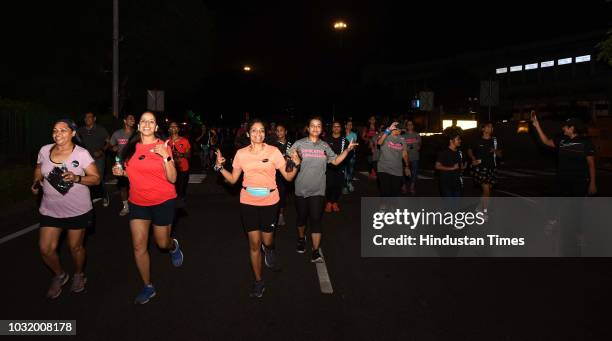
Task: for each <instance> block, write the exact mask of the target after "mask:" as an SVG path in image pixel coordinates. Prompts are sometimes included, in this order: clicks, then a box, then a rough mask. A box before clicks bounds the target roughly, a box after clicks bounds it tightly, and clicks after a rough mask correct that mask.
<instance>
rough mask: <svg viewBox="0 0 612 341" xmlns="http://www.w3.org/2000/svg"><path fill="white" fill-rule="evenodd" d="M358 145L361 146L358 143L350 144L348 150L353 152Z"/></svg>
mask: <svg viewBox="0 0 612 341" xmlns="http://www.w3.org/2000/svg"><path fill="white" fill-rule="evenodd" d="M358 145H359V143H357V142H350V143H349V145H348V147H347V148H346V150H348V151H351V150H353V149H355V148H356V147H357V146H358Z"/></svg>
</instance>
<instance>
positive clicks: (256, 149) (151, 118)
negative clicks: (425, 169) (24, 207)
mask: <svg viewBox="0 0 612 341" xmlns="http://www.w3.org/2000/svg"><path fill="white" fill-rule="evenodd" d="M92 116H93V117H92ZM85 121H86V127H85V129H86V131H85V132H84V133H85V136H87V137H88V138H89V139H90V140H96V141H97V142H98V143H97V145H96V146H93V147H92V148H89V149H87V148H84V147H81V145H83V140H81V138H80V136H81V135H82V134H79V128H78V127H77V126H76V124H75V123H74V122H73V121H71V120H67V119H62V120H59V121H57V122H55V124H54V126H53V133H52V137H53V142H54V143H52V144H49V145H46V146H43V147H42V148H41V149H40V152H39V154H38V160H37V166H36V168H35V171H34V181H33V184H32V188H31V190H32V192H33V193H34V194H38V193H39V191H41V190H42V192H43V193H42V194H43V196H42V201H41V205H40V209H39V211H40V215H41V220H40V221H41V222H40V226H41V228H40V235H39V248H40V252H41V256H42V259H43V262H44V263H45V265H47V266H48V267H49V268H50V269H51V270H52V272H53V274H54V276H53V278H52V281H51V285H50V286H49V289H48V292H47V297H49V298H51V299H54V298H57V297H58V296H59V295H60V294H61V292H62V287H63V286H64V285H65V284H66V283H67V282H68V280H69V275H68V274H67V273H66V272H65V271H64V269H63V267H62V266H61V263H60V260H59V256H58V253H57V247H58V243H59V239H60V235H61V233H62V231H63V230H67V235H68V244H69V247H70V251H71V255H72V259H73V261H74V268H75V273H74V275H73V277H72V278H73V280H72V284H71V287H70V289H71V291H73V292H82V291H83V290H85V284H86V281H87V278H86V276H85V274H84V271H83V267H84V264H85V258H86V257H85V255H86V251H85V248H84V245H83V240H84V237H85V228H86V227H88V226H90V225H91V224H92V221H93V206H92V201H91V200H90V190H89V187H88V186H97V185H99V184H100V183H101V182H102V179H104V177H103V175H102V174H103V171H101V169H103V168H104V167H103V166H100V167H99V166H98V165H97V163H98V162H99V161H98V160H99V159H100V158H101V157H100V153H103V152H104V150H105V149H107V148H112V150H113V151H115V152H116V153H117V158H116V162H115V165H114V166H113V168H112V173H113V175H115V176H116V177H118V179H119V182H118V184H117V185H118V187H119V189H120V192H121V199H122V201H123V208H122V210H121V212H120V215H128V217H129V225H130V230H131V235H132V244H133V253H134V258H135V262H136V266H137V269H138V271H139V274H140V277H141V279H142V282H143V287H142V289H141V291H140V292H139V293H138V294H137V295H136V298H135V302H136V303H139V304H144V303H147V302H148V301H149V300H150V299H151V298H152V297H154V296H155V295H156V290H155V287H154V285H153V281H152V280H151V275H150V257H149V252H148V247H147V245H148V238H149V231H150V229H151V226H153V237H154V239H155V241H156V243H157V245H158V246H159V248H160V249H162V250H167V251H168V252H169V255H170V260H171V263H172V265H173V266H175V267H180V266H181V265H182V263H183V258H184V255H183V252H182V250H181V248H180V245H179V243H178V241H177V239H175V238H172V236H171V235H172V234H171V232H172V223H173V221H174V215H175V209H176V208H177V207H181V205H180V204H179V203H180V202H181V201H182V202H183V203H184V200H185V198H186V186H187V183H188V178H189V164H188V161H187V160H188V158H189V157H190V153H191V146H190V144H189V141H188V139H186V138H184V137H181V136H180V135H179V125H178V124H177V123H176V122H171V123H170V125H169V135H170V137H169V138H168V139H165V138H164V137H162V136H161V135H160V132H159V130H160V126H159V125H158V122H157V120H156V117H155V115H154V114H153V113H151V112H145V113H143V114H142V115H141V117H140V118H139V120H138V123H137V124H136V120H135V118H134V116H133V115H127V116H126V117H125V118H124V120H123V124H124V127H123V128H122V129H120V130H118V131H116V132H115V133H114V134H113V135H112V137H111V138H110V139H108V141H106V139H107V137H105V136H104V134H103V132H102V131H101V130H99V129H97V128H96V126H95V116H94V115H93V114H88V115H86V120H85ZM92 121H93V124H90V123H92ZM368 123H369V125H368V126H366V127H365V128H364V130H363V131H362V132H361V135H360V136H361V139H362V140H366V141H367V145H368V147H369V150H370V152H371V153H370V154H369V156H368V161H369V164H370V167H371V169H369V173H370V176H371V177H376V178H377V180H378V183H379V187H380V194H381V196H400V195H401V194H402V191H403V190H404V189H405V191H406V192H410V193H411V194H414V193H415V184H416V178H417V174H418V168H419V166H418V161H419V150H420V147H421V138H420V136H419V135H418V134H417V133H416V132H415V130H414V122H413V121H411V120H407V121H405V122H403V127H404V129H401V128H400V123H399V122H398V121H395V122H393V123H391V124H390V125H389V126H388V127H386V128H385V129H384V130H383V129H381V128H380V127H379V126H377V125H376V118H375V117H371V118H370V120H369V122H368ZM532 123H533V126H534V127H535V129H536V131H537V133H538V136H539V138H540V140H541V141H542V143H543V144H544V145H546V146H549V147H552V148H556V150H557V155H558V157H559V166H558V174H559V177H558V179H559V193H560V194H563V195H567V196H584V195H592V194H595V193H596V192H597V186H596V178H595V161H594V153H595V151H594V147H593V144H592V142H591V141H590V139H589V138H588V137H586V136H584V134H583V127H582V125H581V123H580V122H579V121H578V120H575V119H569V120H567V121H565V122H564V123H563V126H562V132H563V136H562V137H560V138H556V139H550V138H548V136H547V135H546V134H545V133H544V132H543V130H542V128H541V127H540V124H539V120H538V118H537V116H536V115H535V113H532ZM134 125H136V126H135V127H134ZM343 129H344V134H343ZM479 129H480V136H479V138H478V139H476V140H475V141H473V143H472V144H470V145H469V146H468V148H467V153H466V154H467V158H469V162H468V159H467V158H466V156H464V154H463V152H462V150H461V144H462V134H461V130H460V129H457V128H456V127H451V128H448V129H446V130H445V131H444V138H445V140H446V141H447V147H446V148H444V150H442V151H440V152H439V153H438V155H437V158H436V161H435V169H436V170H437V171H438V172H439V189H440V195H441V196H444V197H458V196H461V195H462V191H463V179H462V173H463V172H464V171H465V170H466V169H467V168H470V171H471V174H472V178H473V180H474V181H475V183H476V184H478V185H479V186H480V187H481V189H482V193H483V194H482V195H483V207H484V208H486V205H487V204H488V200H487V198H488V197H490V196H491V191H492V187H493V186H494V185H495V184H496V183H497V176H496V169H497V165H498V163H499V159H500V158H501V157H502V155H503V153H502V150H501V145H500V142H499V141H498V139H497V138H496V137H495V135H494V129H493V124H492V123H491V122H484V123H482V124H481V126H480V128H479ZM82 130H83V129H81V131H82ZM87 130H89V131H90V132H87ZM323 130H324V125H323V121H322V119H321V118H319V117H314V118H311V119H310V120H309V121H308V125H307V129H306V132H307V136H306V137H304V138H302V139H299V140H297V141H295V142H294V143H291V142H290V141H289V140H288V139H287V127H285V126H284V125H283V124H276V126H275V127H274V130H273V131H270V130H267V129H266V126H265V125H264V123H263V122H262V121H260V120H257V119H255V120H252V121H250V122H249V123H248V124H247V125H246V126H245V136H246V138H248V145H246V146H245V147H243V148H240V149H238V150H237V151H236V154H235V156H234V157H233V162H232V165H231V168H229V167H228V165H226V159H225V157H224V156H223V154H222V152H221V151H220V150H219V149H218V148H217V149H215V150H214V151H213V152H214V154H215V158H214V170H215V171H217V172H218V173H219V174H220V176H222V177H223V178H224V179H225V180H226V181H227V182H229V183H230V184H235V183H237V182H238V180H239V179H240V177H241V175H242V177H243V181H242V183H241V184H240V186H241V187H242V189H241V191H240V213H241V218H242V225H243V228H244V230H245V231H246V232H247V235H248V244H249V255H250V260H251V266H252V271H253V275H254V279H255V281H254V283H253V286H252V289H251V291H250V296H251V297H261V296H262V295H263V293H264V291H265V284H264V280H263V277H262V268H263V265H262V263H263V264H265V266H267V267H269V268H273V269H274V268H276V264H277V260H276V258H277V256H276V254H275V245H274V232H275V230H276V228H277V226H279V225H284V224H285V214H286V199H287V198H286V197H287V192H288V189H289V188H290V186H289V184H290V183H291V182H294V186H293V187H294V194H295V200H294V202H295V208H296V215H297V219H296V234H297V240H296V251H297V252H298V253H305V252H306V249H307V242H308V241H307V238H306V230H307V229H308V232H309V234H310V243H311V245H310V260H311V262H315V263H316V262H323V257H322V254H321V251H320V248H321V241H322V232H323V231H322V230H323V226H322V218H323V214H324V212H325V211H328V212H331V211H339V210H340V208H339V206H338V198H339V196H340V194H341V193H342V192H343V191H345V192H347V193H348V192H352V191H353V190H354V187H353V185H352V180H353V176H352V172H353V169H354V164H355V158H356V153H355V148H356V147H357V146H358V143H357V139H358V137H357V134H355V133H354V132H353V131H352V122H351V121H348V122H345V123H344V125H343V124H342V122H340V121H334V122H333V123H332V129H331V132H330V133H329V134H327V135H326V136H325V138H323V137H322V135H323ZM272 133H273V134H274V136H267V135H270V134H272ZM100 141H105V143H101V142H100ZM90 142H91V141H90ZM92 152H93V154H92ZM468 164H469V167H468ZM226 167H228V168H226ZM294 179H295V181H294Z"/></svg>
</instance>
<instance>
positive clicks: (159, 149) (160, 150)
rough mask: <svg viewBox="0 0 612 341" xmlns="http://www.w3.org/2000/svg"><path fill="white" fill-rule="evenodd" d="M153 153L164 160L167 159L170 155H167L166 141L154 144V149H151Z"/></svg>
mask: <svg viewBox="0 0 612 341" xmlns="http://www.w3.org/2000/svg"><path fill="white" fill-rule="evenodd" d="M153 152H154V153H155V154H157V155H159V156H161V157H162V158H164V159H167V158H168V156H170V154H168V141H166V143H164V144H156V145H155V148H153Z"/></svg>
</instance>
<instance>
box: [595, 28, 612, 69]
mask: <svg viewBox="0 0 612 341" xmlns="http://www.w3.org/2000/svg"><path fill="white" fill-rule="evenodd" d="M597 48H598V49H599V54H598V56H597V59H599V60H603V61H606V62H608V64H609V65H610V66H612V30H610V31H608V37H607V38H606V39H605V40H604V41H602V42H600V43H599V44H597Z"/></svg>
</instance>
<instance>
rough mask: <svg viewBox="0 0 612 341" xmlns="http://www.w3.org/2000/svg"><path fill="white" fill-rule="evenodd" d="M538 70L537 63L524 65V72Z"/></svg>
mask: <svg viewBox="0 0 612 341" xmlns="http://www.w3.org/2000/svg"><path fill="white" fill-rule="evenodd" d="M537 68H538V63H533V64H527V65H525V70H534V69H537Z"/></svg>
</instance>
